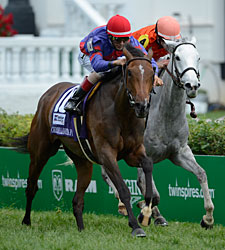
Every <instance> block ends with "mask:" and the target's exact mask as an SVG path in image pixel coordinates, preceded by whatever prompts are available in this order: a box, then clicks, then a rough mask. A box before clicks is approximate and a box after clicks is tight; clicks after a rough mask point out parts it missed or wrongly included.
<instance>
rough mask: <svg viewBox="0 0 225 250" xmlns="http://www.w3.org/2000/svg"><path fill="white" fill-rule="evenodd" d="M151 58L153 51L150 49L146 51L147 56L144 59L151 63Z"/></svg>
mask: <svg viewBox="0 0 225 250" xmlns="http://www.w3.org/2000/svg"><path fill="white" fill-rule="evenodd" d="M152 56H153V50H152V48H150V49H149V50H148V55H146V57H147V58H149V60H150V61H151V60H152Z"/></svg>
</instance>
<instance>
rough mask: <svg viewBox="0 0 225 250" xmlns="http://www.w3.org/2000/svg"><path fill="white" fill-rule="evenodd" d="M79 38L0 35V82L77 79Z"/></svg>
mask: <svg viewBox="0 0 225 250" xmlns="http://www.w3.org/2000/svg"><path fill="white" fill-rule="evenodd" d="M80 40H81V38H78V37H70V38H43V37H33V36H15V37H10V38H0V85H1V84H3V83H7V82H10V83H18V82H20V83H21V82H24V83H25V82H40V81H41V82H46V81H49V80H73V81H75V80H76V79H78V80H80V78H81V75H82V68H81V66H80V64H79V62H78V60H77V57H78V53H79V43H80Z"/></svg>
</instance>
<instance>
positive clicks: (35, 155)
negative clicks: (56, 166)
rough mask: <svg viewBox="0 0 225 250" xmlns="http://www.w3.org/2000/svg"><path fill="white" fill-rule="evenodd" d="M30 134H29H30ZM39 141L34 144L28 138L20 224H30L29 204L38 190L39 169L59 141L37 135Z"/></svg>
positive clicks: (53, 153) (51, 154)
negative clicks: (28, 160)
mask: <svg viewBox="0 0 225 250" xmlns="http://www.w3.org/2000/svg"><path fill="white" fill-rule="evenodd" d="M30 136H31V134H30ZM38 140H39V143H38V142H36V143H37V144H34V143H35V142H34V141H33V140H32V138H30V145H32V146H30V148H29V151H30V159H31V160H30V166H29V177H28V179H27V188H26V198H27V202H26V212H25V216H24V218H23V221H22V224H26V225H30V224H31V220H30V213H31V206H32V201H33V199H34V196H35V194H36V192H37V190H38V185H37V182H38V178H39V176H40V174H41V171H42V169H43V167H44V165H45V164H46V163H47V161H48V159H49V158H50V157H51V156H53V155H55V154H56V153H57V151H58V149H59V146H60V142H59V141H56V142H55V143H54V144H51V143H50V142H47V141H46V140H45V139H44V137H43V136H41V137H38Z"/></svg>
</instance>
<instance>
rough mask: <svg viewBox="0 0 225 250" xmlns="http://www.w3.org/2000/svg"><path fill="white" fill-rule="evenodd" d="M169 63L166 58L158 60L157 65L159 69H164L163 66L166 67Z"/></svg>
mask: <svg viewBox="0 0 225 250" xmlns="http://www.w3.org/2000/svg"><path fill="white" fill-rule="evenodd" d="M168 63H169V60H166V59H164V60H161V61H158V62H157V65H158V68H159V69H163V68H166V66H167V65H168Z"/></svg>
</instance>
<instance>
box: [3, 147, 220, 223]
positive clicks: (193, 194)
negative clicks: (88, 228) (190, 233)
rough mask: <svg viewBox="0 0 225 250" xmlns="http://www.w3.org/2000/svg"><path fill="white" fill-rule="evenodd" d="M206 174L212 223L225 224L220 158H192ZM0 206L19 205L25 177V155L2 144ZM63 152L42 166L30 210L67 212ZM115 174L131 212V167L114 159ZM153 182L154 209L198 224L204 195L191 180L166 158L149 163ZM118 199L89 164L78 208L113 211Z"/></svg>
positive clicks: (70, 173)
mask: <svg viewBox="0 0 225 250" xmlns="http://www.w3.org/2000/svg"><path fill="white" fill-rule="evenodd" d="M195 157H196V160H197V162H198V163H199V164H200V165H201V166H202V167H203V168H204V169H205V171H206V173H207V176H208V183H209V189H210V195H211V197H212V201H213V203H214V206H215V210H214V219H215V223H217V224H223V225H225V217H224V214H225V193H224V191H223V190H224V186H223V177H224V176H225V157H224V156H195ZM0 159H1V161H0V175H1V181H0V207H9V206H10V207H16V208H23V209H24V208H25V202H26V199H25V188H26V185H27V182H26V178H27V176H28V169H29V155H26V154H19V153H17V152H15V151H12V150H10V149H8V148H0ZM67 161H68V158H67V157H66V155H65V153H64V151H59V152H58V153H57V154H56V156H54V157H52V158H51V159H50V160H49V162H48V163H47V164H46V166H45V168H44V170H43V171H42V173H41V176H40V178H39V181H38V186H39V191H38V192H37V194H36V197H35V199H34V201H33V209H34V210H58V209H61V210H63V211H67V210H71V211H72V199H73V196H74V193H75V191H76V183H77V174H76V169H75V167H74V165H66V164H65V162H67ZM119 167H120V170H121V174H122V176H123V178H124V180H125V182H126V184H127V186H128V188H129V190H130V192H131V204H132V207H133V211H134V213H135V215H138V213H139V209H138V208H137V207H136V204H137V203H138V201H140V200H142V199H143V196H142V195H141V193H140V190H139V189H138V187H137V181H136V178H137V169H136V168H131V167H129V166H127V165H126V163H125V162H124V161H120V162H119ZM153 175H154V179H155V183H156V186H157V189H158V191H159V193H160V196H161V200H160V205H159V209H160V210H161V213H162V214H163V215H164V216H165V218H166V219H167V220H177V221H192V222H200V220H201V219H202V216H203V215H204V214H205V210H204V199H203V195H202V190H201V187H200V185H199V183H198V180H197V178H196V177H195V176H194V175H193V174H192V173H189V172H187V171H186V170H184V169H182V168H180V167H178V166H175V165H174V164H172V163H171V162H170V161H169V160H165V161H162V162H160V163H158V164H155V165H154V171H153ZM117 205H118V202H117V200H116V199H115V196H114V194H113V192H112V190H111V188H110V187H108V186H107V184H106V183H105V182H104V181H103V179H102V177H101V168H100V166H98V165H94V170H93V176H92V181H91V183H90V185H89V187H88V189H87V191H86V194H85V208H84V212H95V213H97V214H115V215H117V214H118V213H117Z"/></svg>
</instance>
